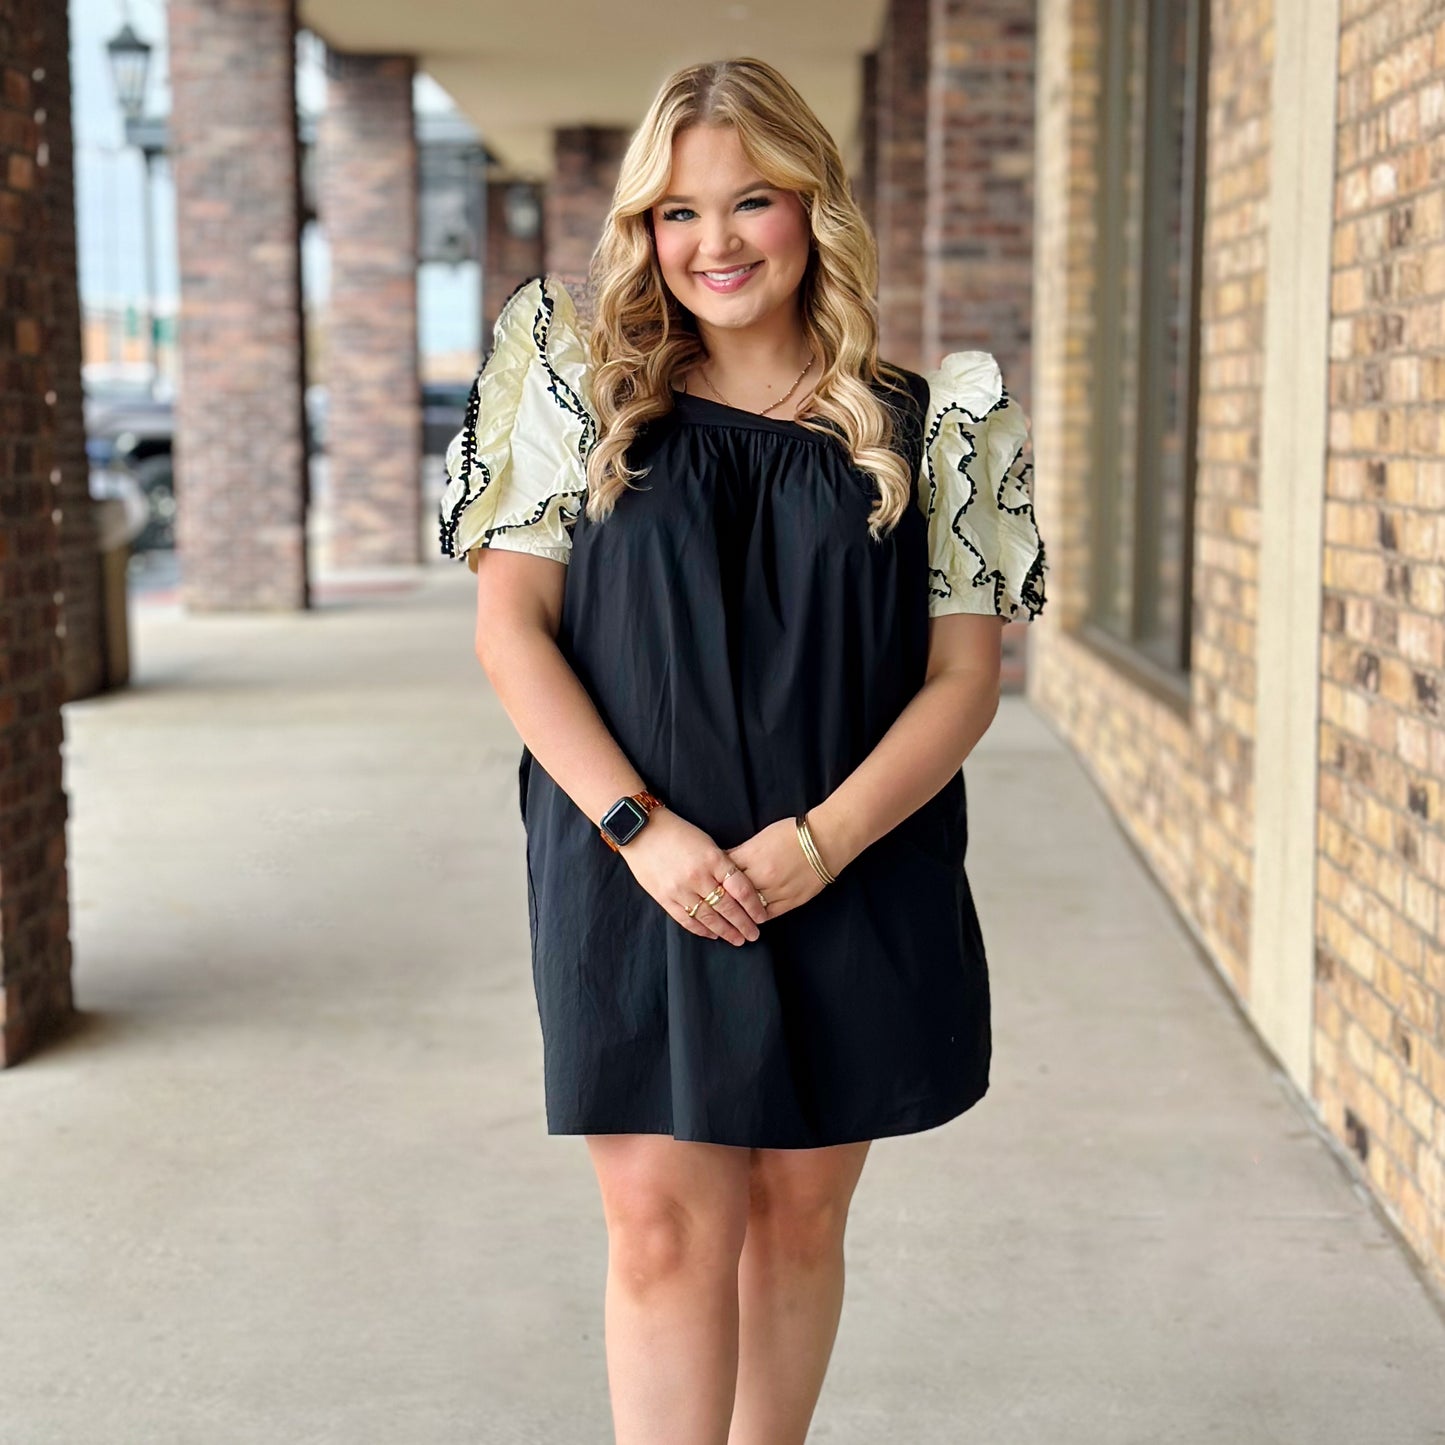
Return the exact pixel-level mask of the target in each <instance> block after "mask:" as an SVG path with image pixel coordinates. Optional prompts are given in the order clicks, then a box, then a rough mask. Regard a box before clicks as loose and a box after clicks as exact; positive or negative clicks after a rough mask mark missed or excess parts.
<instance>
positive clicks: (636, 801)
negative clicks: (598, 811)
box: [597, 790, 666, 853]
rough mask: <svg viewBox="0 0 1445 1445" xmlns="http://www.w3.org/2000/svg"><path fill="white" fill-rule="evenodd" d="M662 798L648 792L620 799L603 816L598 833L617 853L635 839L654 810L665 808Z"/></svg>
mask: <svg viewBox="0 0 1445 1445" xmlns="http://www.w3.org/2000/svg"><path fill="white" fill-rule="evenodd" d="M665 806H666V804H665V803H664V802H663V801H662V799H661V798H659V797H655V796H654V795H653V794H652V793H649V792H647V791H646V790H644V791H642V792H640V793H633V794H632V796H631V797H629V798H619V799H618V800H617V801H616V802H615V803H614V804H613V805H612V806H611V807H610V808H609V809H608V810H607V811H606V812H605V813H604V814H603V815H602V822H601V823H600V824H598V829H597V831H598V832H599V833H601V834H602V841H603V842H604V843H606V844H607V846H608V847H609V848H611V849H612V851H613V852H614V853H615V852H616V851H617V850H618V849H619V848H620V847H621V846H622V845H623V844H624V843H626V842H628V841H630V840H631V839H633V838H635V837H636V836H637V834H638V833H639V832H640V831H641V829H642V825H643V824H644V823H645V822H646V821H647V815H648V814H649V813H650V812H651V811H652V810H653V809H654V808H662V807H665Z"/></svg>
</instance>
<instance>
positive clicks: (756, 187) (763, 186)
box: [657, 181, 773, 206]
mask: <svg viewBox="0 0 1445 1445" xmlns="http://www.w3.org/2000/svg"><path fill="white" fill-rule="evenodd" d="M772 189H773V188H772V186H770V185H769V184H768V183H767V182H766V181H755V182H754V183H753V184H752V185H750V186H744V187H743V188H742V190H740V191H734V192H733V194H732V198H733V200H737V198H738V197H739V196H745V195H747V193H748V192H749V191H770V190H772ZM690 200H692V197H691V196H664V197H663V198H662V199H661V200H660V201H659V202H658V203H657V204H658V205H659V206H665V205H667V204H668V202H669V201H690Z"/></svg>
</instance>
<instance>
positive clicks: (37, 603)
mask: <svg viewBox="0 0 1445 1445" xmlns="http://www.w3.org/2000/svg"><path fill="white" fill-rule="evenodd" d="M56 26H58V27H59V28H60V29H61V30H62V31H63V29H64V17H63V15H62V16H61V17H56V16H55V15H53V14H52V13H50V11H49V8H48V7H45V6H42V5H41V4H40V3H39V0H3V3H0V274H3V275H4V277H5V286H4V288H3V290H0V489H3V495H4V505H3V506H0V596H3V598H4V609H3V616H0V1065H10V1064H15V1063H17V1062H19V1061H20V1059H22V1058H23V1057H25V1055H26V1054H28V1053H29V1052H30V1051H31V1050H32V1049H34V1048H35V1047H36V1045H37V1044H38V1043H39V1042H40V1041H41V1040H42V1038H44V1037H45V1036H47V1035H48V1034H50V1033H51V1032H53V1031H54V1030H56V1029H57V1028H59V1027H60V1026H61V1025H62V1024H63V1022H64V1021H65V1020H66V1019H67V1018H68V1017H69V1016H70V1014H71V1012H72V1007H73V1000H72V996H71V986H70V966H71V958H70V941H69V902H68V894H67V887H66V850H65V823H66V816H67V808H66V799H65V793H64V790H63V788H62V770H61V751H60V749H61V743H62V738H63V731H62V721H61V712H60V706H61V702H62V700H63V697H64V691H65V675H64V670H63V657H62V647H61V642H60V638H59V636H58V633H57V629H58V628H59V626H60V608H59V605H58V604H57V602H56V593H57V592H58V590H59V588H60V583H61V573H60V566H59V561H58V556H59V546H60V527H59V526H57V524H56V520H55V518H54V516H53V513H54V511H55V509H56V508H57V506H60V505H61V504H62V498H61V490H62V488H61V485H60V483H58V482H57V480H56V475H55V469H56V468H57V467H58V466H60V465H61V461H62V459H63V458H64V457H65V455H66V453H67V446H65V445H62V446H57V432H56V426H57V407H58V405H59V402H60V391H61V389H62V387H64V389H65V390H66V391H67V392H68V393H73V391H74V389H75V386H76V381H75V380H74V379H72V378H69V377H67V378H65V379H64V381H62V380H61V378H60V377H59V375H58V371H59V369H60V368H61V367H66V366H73V365H75V364H77V363H78V353H77V352H76V351H72V350H68V349H67V347H66V346H65V345H64V344H63V343H62V344H61V346H60V347H59V348H58V350H57V352H56V354H55V355H53V356H52V355H51V354H50V353H49V351H48V342H49V340H50V315H51V307H52V305H53V303H54V293H55V290H56V289H57V288H56V281H55V272H54V270H53V263H52V257H51V255H50V252H49V246H48V240H49V238H48V236H47V223H48V220H49V214H50V207H51V204H52V201H51V199H50V198H48V197H46V196H45V194H44V190H45V187H46V186H47V185H48V184H49V181H48V178H47V177H46V176H45V174H44V172H45V169H46V162H47V160H48V149H47V143H48V141H49V135H48V133H47V128H48V127H50V126H51V125H52V124H55V123H56V122H55V121H53V120H52V118H51V117H50V115H49V113H48V112H47V114H46V119H45V120H44V121H43V122H37V118H36V113H37V111H38V110H39V109H40V105H41V95H40V93H39V89H38V87H39V86H41V85H43V84H45V74H44V72H45V71H46V67H47V66H48V65H49V64H50V63H51V62H52V60H53V58H54V56H55V54H56V51H57V49H58V48H59V47H60V46H62V45H63V43H64V42H63V38H62V39H59V40H57V37H56V33H55V29H54V28H52V27H56ZM37 71H39V72H42V73H41V75H40V76H39V77H38V78H37V74H36V73H37ZM55 83H56V82H55V81H54V80H53V79H52V86H53V85H54V84H55ZM50 94H51V96H53V97H54V99H55V100H56V101H58V102H59V110H58V112H57V114H58V115H61V116H63V115H65V114H66V113H67V107H66V105H65V99H64V97H61V96H59V95H57V94H56V93H55V91H54V90H53V89H52V90H51V92H50ZM57 239H58V241H59V244H60V247H61V250H62V252H64V253H65V254H72V255H73V246H74V242H73V238H69V237H61V238H57ZM64 480H65V476H64V472H63V471H62V473H61V481H62V482H63V481H64ZM62 525H63V521H62Z"/></svg>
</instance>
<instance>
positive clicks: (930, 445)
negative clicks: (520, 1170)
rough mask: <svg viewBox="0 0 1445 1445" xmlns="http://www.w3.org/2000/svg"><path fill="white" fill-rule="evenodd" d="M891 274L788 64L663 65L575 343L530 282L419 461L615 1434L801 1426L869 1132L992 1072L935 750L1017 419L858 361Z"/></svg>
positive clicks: (1024, 603) (972, 358)
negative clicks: (482, 754) (524, 921)
mask: <svg viewBox="0 0 1445 1445" xmlns="http://www.w3.org/2000/svg"><path fill="white" fill-rule="evenodd" d="M876 270H877V263H876V249H875V244H874V242H873V239H872V237H871V235H870V233H869V231H868V228H867V225H866V223H865V221H864V220H863V218H862V216H861V214H860V213H859V211H858V209H857V206H856V205H855V203H854V201H853V199H852V197H851V195H850V192H849V188H848V183H847V178H846V176H845V173H844V170H843V166H842V162H841V160H840V158H839V154H838V151H837V147H836V146H835V144H834V142H833V141H832V139H831V138H830V137H829V135H828V133H827V132H826V131H825V130H824V128H823V127H822V126H821V125H820V124H819V122H818V120H817V118H816V117H815V116H814V114H813V113H812V111H811V110H810V109H809V108H808V106H807V105H806V104H805V103H804V101H803V100H802V98H801V97H800V96H799V95H798V93H797V92H796V91H795V90H794V89H793V87H792V86H791V85H789V84H788V82H787V81H786V80H784V79H783V77H782V76H780V75H779V74H778V73H777V71H775V70H774V69H772V68H771V67H770V66H768V65H766V64H764V63H762V62H759V61H756V60H747V59H744V60H735V61H727V62H721V63H718V64H712V65H701V66H695V67H691V68H688V69H686V70H683V71H681V72H679V73H678V74H676V75H674V76H673V77H672V78H671V79H670V80H668V81H667V82H666V84H665V85H664V86H663V88H662V90H661V91H660V93H659V94H658V96H657V97H656V99H655V100H654V101H653V103H652V106H651V108H650V109H649V111H648V113H647V116H646V118H645V119H644V121H643V122H642V125H641V127H640V128H639V129H638V131H637V133H636V135H635V136H634V138H633V140H632V143H631V145H630V146H629V148H628V150H627V153H626V156H625V158H624V159H623V162H622V167H621V173H620V176H619V179H618V183H617V189H616V194H615V196H614V198H613V203H612V207H611V209H610V212H609V214H608V216H607V220H606V223H605V227H604V231H603V235H602V239H601V241H600V243H599V245H598V247H597V250H596V252H595V254H594V257H593V261H592V269H591V274H590V277H589V282H590V285H591V288H592V290H593V294H594V296H595V312H594V316H593V320H592V323H591V326H590V330H589V333H588V334H587V335H586V336H585V337H584V334H583V327H582V323H581V322H580V321H579V318H578V315H577V312H576V309H575V307H574V304H573V300H572V298H571V297H570V296H569V295H568V293H567V291H566V289H565V288H564V287H562V286H561V285H559V284H558V282H557V281H556V280H555V279H554V278H551V277H538V278H534V279H533V280H531V281H529V282H527V283H525V284H524V285H523V286H521V287H520V288H519V289H518V290H517V291H516V292H515V293H514V294H513V295H512V297H511V299H510V300H509V301H508V303H507V305H506V306H505V307H504V309H503V311H502V314H501V316H500V317H499V319H498V321H497V325H496V333H495V342H494V347H493V350H492V352H491V354H490V356H489V357H488V359H487V362H486V364H485V365H484V367H483V369H482V371H481V374H480V375H479V377H478V380H477V384H476V387H475V388H474V390H473V394H472V401H471V405H470V407H469V409H468V415H467V422H466V426H465V427H464V428H463V430H462V432H461V434H460V435H459V436H458V438H457V439H456V441H455V442H454V443H453V445H452V447H451V449H450V451H449V454H448V470H449V473H450V476H451V481H450V484H449V485H448V487H447V489H446V493H445V495H444V497H443V501H442V515H441V542H442V550H443V551H444V552H445V553H446V554H447V555H448V556H452V557H456V558H461V557H465V558H466V559H467V562H468V565H469V566H470V567H471V568H472V570H473V571H475V572H476V574H477V634H476V649H477V653H478V655H479V657H480V659H481V662H482V665H483V667H484V669H485V671H486V673H487V675H488V677H489V678H490V680H491V682H492V684H493V686H494V688H495V690H496V692H497V694H498V697H499V698H500V700H501V702H502V705H503V707H504V708H505V709H506V711H507V713H508V715H509V716H510V718H511V719H512V721H513V722H514V724H515V725H516V727H517V730H518V732H519V733H520V734H521V736H522V738H523V740H524V744H525V746H524V748H523V753H522V763H521V771H520V779H519V782H520V797H521V806H522V816H523V820H524V822H525V825H526V832H527V864H528V901H529V917H530V926H531V942H532V962H533V978H534V982H535V986H536V992H537V1004H538V1012H539V1016H540V1020H541V1025H542V1036H543V1056H544V1073H545V1087H546V1108H547V1125H548V1131H549V1132H550V1133H553V1134H583V1135H585V1136H586V1140H587V1146H588V1149H589V1152H590V1155H591V1159H592V1162H593V1165H594V1167H595V1169H596V1173H597V1177H598V1182H599V1185H600V1189H601V1195H602V1202H603V1210H604V1214H605V1217H606V1221H607V1228H608V1236H609V1251H608V1255H609V1269H608V1276H607V1290H606V1300H605V1320H606V1339H607V1344H606V1350H607V1364H608V1377H609V1383H610V1387H611V1395H612V1410H613V1420H614V1427H615V1430H616V1438H617V1440H618V1441H619V1442H620V1445H654V1442H656V1445H664V1442H665V1445H692V1442H698V1445H702V1442H709V1445H711V1442H718V1445H721V1442H724V1441H726V1442H729V1445H785V1442H793V1441H798V1442H801V1441H802V1440H803V1439H804V1437H805V1435H806V1433H807V1430H808V1424H809V1421H810V1419H811V1417H812V1413H813V1408H814V1405H815V1403H816V1401H817V1398H818V1394H819V1391H820V1389H821V1387H822V1382H823V1376H824V1373H825V1371H826V1368H827V1363H828V1358H829V1355H830V1352H831V1350H832V1346H833V1340H834V1336H835V1333H836V1330H837V1325H838V1319H839V1313H840V1309H841V1304H842V1294H843V1274H844V1270H843V1234H844V1225H845V1221H846V1217H847V1212H848V1206H849V1202H850V1199H851V1197H852V1193H853V1190H854V1187H855V1186H856V1184H857V1182H858V1178H859V1174H860V1171H861V1169H862V1167H863V1161H864V1157H865V1155H866V1153H867V1150H868V1145H869V1141H870V1140H872V1139H874V1138H878V1137H880V1136H883V1135H892V1134H904V1133H909V1132H916V1131H919V1130H923V1129H928V1128H932V1127H934V1126H936V1125H938V1124H942V1123H944V1122H945V1121H946V1120H948V1119H951V1118H954V1117H956V1116H957V1115H958V1114H960V1113H962V1112H963V1111H964V1110H965V1109H967V1108H969V1107H970V1106H971V1105H972V1104H974V1103H976V1102H977V1101H978V1099H979V1098H981V1097H982V1095H983V1094H984V1092H985V1090H986V1089H987V1087H988V1065H989V1054H990V1031H989V997H988V978H987V966H986V961H985V956H984V946H983V940H982V938H981V936H980V934H979V928H978V921H977V917H976V915H975V912H974V906H973V899H972V896H971V894H970V892H969V886H968V880H967V877H966V875H965V872H964V866H963V865H964V851H965V847H966V843H967V818H966V809H965V799H964V783H963V776H962V773H961V771H960V764H961V762H962V760H963V759H964V758H965V757H966V756H967V754H968V753H969V752H970V751H971V749H972V748H973V746H974V744H975V743H976V742H977V741H978V739H979V737H980V736H981V735H982V734H983V733H984V731H985V730H986V729H987V727H988V725H989V723H990V722H991V721H992V719H993V716H994V713H995V710H996V708H997V705H998V678H999V654H1000V643H999V633H1000V629H1001V626H1002V619H1007V618H1013V617H1026V616H1027V617H1031V616H1033V615H1036V614H1037V613H1038V612H1039V611H1040V610H1041V609H1042V607H1043V602H1044V594H1043V571H1044V550H1043V545H1042V542H1041V540H1040V538H1039V535H1038V532H1037V530H1036V527H1035V523H1034V517H1033V508H1032V505H1031V496H1030V475H1031V473H1030V468H1029V466H1028V465H1027V464H1026V463H1024V462H1023V461H1022V450H1023V446H1024V442H1025V440H1026V438H1027V422H1026V419H1025V418H1024V416H1023V414H1022V412H1021V411H1020V409H1019V407H1018V406H1017V404H1016V403H1014V402H1013V401H1012V400H1011V399H1010V398H1009V396H1008V394H1007V392H1006V391H1005V389H1004V387H1003V382H1002V378H1001V377H1000V375H999V369H998V366H997V364H996V362H995V361H994V359H993V358H992V357H991V356H989V355H988V354H987V353H984V352H960V353H955V354H953V355H951V356H949V357H948V358H947V359H946V361H945V362H944V365H943V366H942V368H941V369H940V370H938V371H937V372H935V373H934V374H932V375H931V376H930V377H928V378H927V379H925V378H924V377H921V376H918V375H915V374H914V373H912V372H908V371H902V370H899V369H898V368H895V367H888V366H886V365H883V364H881V363H880V362H879V360H878V354H877V313H876V307H875V304H874V301H873V299H872V298H873V293H874V289H875V285H876ZM483 559H485V562H484V561H483ZM564 583H565V587H564ZM718 943H726V944H729V945H731V946H732V951H731V952H729V951H728V950H727V949H726V948H717V947H716V946H715V945H716V944H718Z"/></svg>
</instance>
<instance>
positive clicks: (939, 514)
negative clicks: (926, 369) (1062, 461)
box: [918, 351, 1046, 621]
mask: <svg viewBox="0 0 1445 1445" xmlns="http://www.w3.org/2000/svg"><path fill="white" fill-rule="evenodd" d="M927 380H928V391H929V406H928V414H927V416H926V417H925V419H924V433H923V462H922V474H921V475H920V477H919V487H918V500H919V505H920V506H921V507H922V508H923V510H924V512H925V513H926V514H927V516H928V552H929V559H928V577H929V580H928V609H929V615H930V616H931V617H940V616H943V615H944V614H946V613H950V612H976V613H986V614H991V615H994V616H998V617H1003V618H1008V619H1016V620H1019V621H1030V620H1032V619H1033V618H1034V617H1036V616H1038V614H1039V613H1040V612H1042V611H1043V607H1044V571H1045V568H1046V563H1045V561H1044V543H1043V538H1042V537H1040V535H1039V530H1038V526H1037V524H1036V522H1035V520H1034V507H1033V465H1032V463H1030V462H1026V461H1025V460H1024V449H1025V445H1026V443H1027V442H1028V439H1029V422H1028V418H1027V416H1026V415H1025V414H1024V411H1023V408H1022V407H1020V406H1019V404H1018V403H1017V402H1016V401H1014V399H1013V398H1012V397H1010V396H1009V394H1008V392H1007V390H1006V389H1005V388H1004V384H1003V376H1002V374H1001V372H1000V370H999V365H998V362H997V361H996V360H995V359H994V357H993V356H992V355H990V354H989V353H988V352H986V351H955V352H952V353H950V354H949V355H948V356H946V357H944V359H943V364H942V366H940V367H939V368H938V370H936V371H933V372H930V373H929V374H928V378H927Z"/></svg>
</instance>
